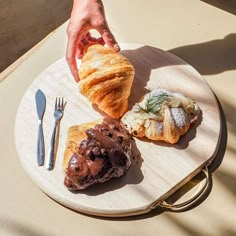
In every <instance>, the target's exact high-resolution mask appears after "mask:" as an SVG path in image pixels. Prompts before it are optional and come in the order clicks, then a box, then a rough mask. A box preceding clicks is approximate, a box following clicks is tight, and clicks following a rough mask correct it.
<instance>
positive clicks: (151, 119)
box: [121, 89, 200, 144]
mask: <svg viewBox="0 0 236 236" xmlns="http://www.w3.org/2000/svg"><path fill="white" fill-rule="evenodd" d="M160 94H166V95H167V96H169V101H168V102H166V103H165V102H164V105H163V106H162V108H161V110H160V112H158V113H156V114H153V113H151V112H145V111H143V110H140V111H138V112H137V110H136V108H137V106H138V107H139V106H145V104H144V103H145V102H144V100H145V99H147V98H148V97H149V96H150V95H151V96H153V95H154V96H155V95H160ZM167 100H168V98H167ZM140 104H141V105H140ZM135 106H136V107H135ZM135 106H134V107H133V108H132V110H131V111H128V112H127V113H126V114H125V115H124V116H123V117H122V119H121V122H122V123H123V124H124V125H125V126H126V128H127V129H128V131H129V132H130V133H131V134H132V135H134V136H136V137H147V138H148V139H150V140H155V141H165V142H168V143H171V144H174V143H177V142H178V140H179V138H180V136H182V135H184V134H185V133H186V132H187V131H188V130H189V128H190V125H191V123H193V122H195V121H196V120H197V118H198V116H199V114H200V108H199V106H198V105H197V104H196V102H195V101H194V100H192V99H190V98H188V97H185V96H184V95H183V94H181V93H174V92H170V91H167V90H165V89H156V90H155V91H152V92H151V93H149V94H146V95H145V97H144V99H143V101H141V103H138V104H136V105H135Z"/></svg>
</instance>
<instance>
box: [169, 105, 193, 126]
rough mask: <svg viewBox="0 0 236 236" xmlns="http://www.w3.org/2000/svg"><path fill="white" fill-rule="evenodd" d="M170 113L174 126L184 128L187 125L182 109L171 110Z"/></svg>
mask: <svg viewBox="0 0 236 236" xmlns="http://www.w3.org/2000/svg"><path fill="white" fill-rule="evenodd" d="M170 112H171V114H172V115H173V118H174V120H175V124H176V125H177V126H178V127H179V128H182V127H184V126H185V125H186V124H187V122H188V121H189V119H188V117H187V116H186V113H185V111H184V109H183V108H171V109H170Z"/></svg>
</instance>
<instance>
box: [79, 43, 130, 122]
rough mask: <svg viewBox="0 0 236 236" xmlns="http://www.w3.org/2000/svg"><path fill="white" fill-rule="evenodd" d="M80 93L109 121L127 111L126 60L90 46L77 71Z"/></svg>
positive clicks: (97, 46)
mask: <svg viewBox="0 0 236 236" xmlns="http://www.w3.org/2000/svg"><path fill="white" fill-rule="evenodd" d="M79 77H80V79H81V81H80V92H81V94H83V95H84V96H86V97H88V99H89V100H90V101H91V102H92V103H93V104H97V106H98V108H99V109H100V110H102V111H103V112H105V113H106V114H108V115H109V116H110V117H112V118H115V119H118V118H120V117H121V116H122V115H123V114H124V113H125V112H126V111H127V109H128V97H129V95H130V92H131V86H132V83H133V79H134V67H133V66H132V64H131V63H130V62H129V60H128V59H127V58H126V57H124V56H123V55H121V54H120V53H117V52H115V51H113V50H112V49H111V48H107V47H104V46H102V45H92V46H90V47H89V48H88V49H87V52H86V53H85V55H84V56H83V59H82V62H81V66H80V69H79Z"/></svg>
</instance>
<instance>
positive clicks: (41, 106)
mask: <svg viewBox="0 0 236 236" xmlns="http://www.w3.org/2000/svg"><path fill="white" fill-rule="evenodd" d="M35 102H36V109H37V114H38V139H37V163H38V165H39V166H42V165H43V164H44V156H45V148H44V136H43V125H42V122H43V115H44V112H45V108H46V97H45V95H44V93H43V92H42V90H40V89H38V90H37V92H36V94H35Z"/></svg>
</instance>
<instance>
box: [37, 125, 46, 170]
mask: <svg viewBox="0 0 236 236" xmlns="http://www.w3.org/2000/svg"><path fill="white" fill-rule="evenodd" d="M44 153H45V148H44V138H43V126H42V121H41V120H39V125H38V140H37V162H38V165H39V166H42V165H43V164H44Z"/></svg>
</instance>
